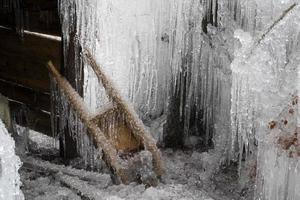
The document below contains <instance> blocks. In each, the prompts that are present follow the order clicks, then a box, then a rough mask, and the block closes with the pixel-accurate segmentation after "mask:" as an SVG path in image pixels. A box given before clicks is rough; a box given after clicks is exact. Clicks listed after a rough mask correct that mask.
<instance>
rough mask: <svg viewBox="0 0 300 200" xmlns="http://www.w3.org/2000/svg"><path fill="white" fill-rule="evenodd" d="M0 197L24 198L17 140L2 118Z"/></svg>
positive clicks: (15, 199)
mask: <svg viewBox="0 0 300 200" xmlns="http://www.w3.org/2000/svg"><path fill="white" fill-rule="evenodd" d="M0 138H1V140H0V199H3V200H22V199H24V196H23V193H22V191H21V190H20V186H21V182H20V177H19V174H18V169H19V168H20V166H21V161H20V159H19V157H17V156H16V155H15V142H14V140H13V138H12V137H11V136H10V134H9V133H8V131H7V130H6V128H5V126H4V124H3V122H2V120H1V119H0Z"/></svg>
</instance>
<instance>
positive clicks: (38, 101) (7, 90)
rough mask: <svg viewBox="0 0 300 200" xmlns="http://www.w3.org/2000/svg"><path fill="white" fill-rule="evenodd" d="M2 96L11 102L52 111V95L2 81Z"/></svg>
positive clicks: (0, 82) (0, 86) (0, 85)
mask: <svg viewBox="0 0 300 200" xmlns="http://www.w3.org/2000/svg"><path fill="white" fill-rule="evenodd" d="M0 91H1V94H3V95H4V96H6V97H7V98H9V99H10V100H13V101H17V102H21V103H22V104H25V105H27V106H28V107H31V108H35V109H38V110H45V111H47V112H49V111H50V94H49V93H44V92H40V91H35V90H33V89H31V88H27V87H24V86H22V85H18V84H16V83H14V82H9V81H6V80H3V79H0Z"/></svg>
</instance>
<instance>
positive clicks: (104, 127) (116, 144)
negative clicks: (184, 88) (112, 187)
mask: <svg viewBox="0 0 300 200" xmlns="http://www.w3.org/2000/svg"><path fill="white" fill-rule="evenodd" d="M48 67H49V70H50V72H51V74H52V75H53V77H54V78H55V79H56V81H57V84H58V86H59V88H60V89H61V90H62V91H63V93H64V94H65V96H66V97H67V99H68V101H69V104H70V105H71V107H72V108H73V109H74V111H75V112H76V113H77V115H78V116H79V118H80V119H81V121H82V122H83V123H84V124H85V125H86V127H87V129H88V133H89V134H91V136H92V137H93V139H94V142H95V144H96V146H97V147H99V148H102V150H103V153H104V160H105V162H106V163H107V165H108V166H110V168H111V169H112V172H113V173H114V174H115V175H116V176H117V177H118V178H120V180H121V182H122V183H125V184H128V183H130V182H132V181H142V182H143V183H145V184H148V185H152V186H156V185H157V176H161V175H162V172H163V169H162V161H161V160H157V159H161V157H157V156H160V152H159V150H158V149H157V147H156V145H155V142H154V139H153V138H152V137H151V136H150V135H148V136H145V134H149V133H146V132H142V133H138V134H137V133H135V132H134V131H137V129H138V128H141V126H143V124H137V123H142V122H133V124H135V125H136V124H137V125H136V127H133V128H132V125H130V124H129V123H128V122H127V121H126V120H125V122H124V119H125V118H126V117H131V116H128V114H125V115H124V113H123V112H124V111H122V112H120V113H118V112H116V111H114V112H111V116H107V117H106V118H105V119H103V120H104V121H102V118H101V120H100V122H98V123H97V121H96V122H95V120H93V119H94V118H93V117H92V115H91V114H90V112H89V111H88V109H87V107H86V106H85V104H84V102H83V99H82V98H81V97H80V96H79V94H78V93H77V92H76V91H75V90H74V89H73V88H72V86H71V85H70V84H69V82H68V81H67V80H66V79H65V78H64V77H62V76H61V75H60V74H59V73H58V71H57V70H56V69H55V67H54V66H53V64H52V63H51V62H49V64H48ZM115 103H116V102H113V104H115ZM122 103H123V102H122ZM124 103H126V102H124ZM118 106H119V105H118ZM118 110H119V107H118ZM127 112H134V111H127ZM136 117H137V116H136ZM120 119H121V120H120ZM122 119H123V120H122ZM105 120H106V121H105ZM129 120H133V119H132V117H131V118H130V119H129ZM134 120H136V119H134ZM131 123H132V122H131ZM103 131H105V133H104V132H103ZM142 131H144V130H142ZM143 134H144V135H143ZM116 138H117V139H116ZM146 140H151V141H146ZM124 141H125V142H124ZM152 141H153V143H151V142H152ZM133 142H135V143H136V144H135V145H134V148H133V149H130V148H132V146H133V145H132V143H133ZM151 145H152V146H151ZM143 147H144V148H145V150H146V151H142V150H143ZM117 148H119V149H117ZM131 150H134V151H135V152H131V153H133V155H130V151H131ZM124 151H125V155H122V153H124ZM126 151H127V152H126ZM126 153H127V154H126ZM149 154H150V155H149ZM121 156H125V157H124V158H126V160H124V159H122V158H121ZM128 156H129V157H128ZM143 156H146V157H143ZM152 158H153V159H152ZM149 162H150V163H149ZM151 162H153V163H152V164H153V166H154V167H153V168H154V171H155V172H156V174H154V172H153V174H152V175H150V174H149V173H150V172H151V171H153V168H152V164H151ZM157 163H158V164H157ZM155 167H160V168H159V169H158V168H155ZM145 169H147V170H148V172H149V170H150V172H149V173H146V172H144V171H145ZM159 173H161V174H159ZM145 174H147V175H146V176H145Z"/></svg>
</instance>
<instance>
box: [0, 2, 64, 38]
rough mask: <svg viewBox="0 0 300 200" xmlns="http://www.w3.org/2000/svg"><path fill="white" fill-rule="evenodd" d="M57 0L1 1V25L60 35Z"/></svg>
mask: <svg viewBox="0 0 300 200" xmlns="http://www.w3.org/2000/svg"><path fill="white" fill-rule="evenodd" d="M57 5H58V2H57V0H39V1H36V0H6V1H1V3H0V26H5V27H10V28H13V29H20V28H21V29H25V30H29V31H34V32H40V33H47V34H53V35H60V30H61V28H60V22H59V17H58V16H59V15H58V7H57Z"/></svg>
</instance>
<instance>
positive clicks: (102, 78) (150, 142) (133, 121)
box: [84, 49, 165, 177]
mask: <svg viewBox="0 0 300 200" xmlns="http://www.w3.org/2000/svg"><path fill="white" fill-rule="evenodd" d="M84 55H85V58H86V60H87V62H88V63H89V65H90V66H91V67H92V69H93V71H94V72H95V74H96V76H97V78H98V81H99V82H100V83H102V85H103V87H104V88H105V91H106V93H107V95H108V97H109V99H111V100H112V101H113V102H114V103H115V104H116V105H117V106H118V108H119V109H121V112H122V113H124V116H125V117H124V119H125V120H126V123H127V124H128V125H129V126H130V128H131V130H132V133H133V134H134V135H135V136H136V138H137V139H139V140H141V141H142V143H143V144H144V146H145V149H147V150H148V151H150V152H151V154H152V157H153V166H154V170H155V172H156V174H157V175H158V177H160V176H162V175H163V174H164V173H165V171H164V164H163V161H162V157H161V153H160V151H159V149H158V148H157V146H156V141H155V140H154V138H153V137H152V135H151V134H150V133H149V131H148V130H147V129H146V128H145V126H144V124H143V122H142V120H141V119H140V118H139V116H138V115H137V113H136V112H135V110H134V108H133V105H131V104H130V102H128V101H126V100H125V99H124V98H123V97H122V95H121V93H120V92H119V91H118V90H117V88H116V87H115V86H114V84H113V81H112V80H110V78H109V77H108V76H107V75H106V74H105V73H104V71H103V70H102V68H101V67H100V65H99V64H98V63H97V62H96V60H95V59H94V58H93V56H92V54H91V53H90V52H89V51H88V50H87V49H85V51H84Z"/></svg>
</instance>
